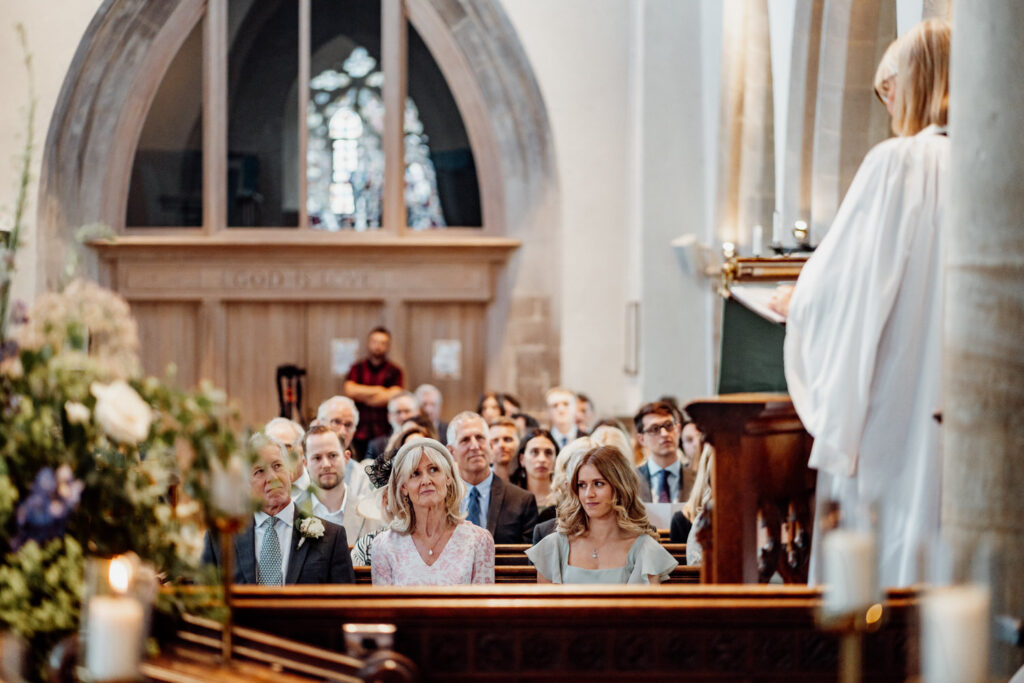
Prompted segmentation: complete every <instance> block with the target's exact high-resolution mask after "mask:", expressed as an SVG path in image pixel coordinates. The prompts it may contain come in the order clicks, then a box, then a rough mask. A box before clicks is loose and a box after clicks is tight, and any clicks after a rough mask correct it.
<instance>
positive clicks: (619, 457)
mask: <svg viewBox="0 0 1024 683" xmlns="http://www.w3.org/2000/svg"><path fill="white" fill-rule="evenodd" d="M586 465H593V466H594V467H595V468H596V469H597V471H598V472H599V473H600V474H601V476H602V477H604V479H605V481H607V482H608V484H609V486H611V487H612V492H613V498H612V502H613V509H614V511H615V522H616V524H617V525H618V527H619V528H620V529H622V530H623V531H625V532H627V533H630V534H636V535H637V536H640V535H641V534H647V535H648V536H650V537H651V538H653V539H654V540H658V536H657V534H655V532H654V531H653V530H652V529H651V525H650V523H649V522H648V521H647V509H646V508H645V507H644V504H643V503H642V502H641V501H640V495H639V491H638V480H637V478H636V471H635V470H634V469H633V465H632V464H630V462H629V460H628V459H627V458H626V456H624V455H623V454H622V451H620V450H619V449H618V448H616V447H615V446H598V447H597V448H594V449H591V450H590V451H588V452H587V453H586V454H584V456H583V457H582V458H581V459H580V461H579V464H578V465H577V466H576V469H575V471H574V472H573V473H572V477H571V478H570V479H569V495H567V496H564V497H563V498H562V499H561V500H560V501H559V502H558V527H557V531H558V533H560V534H565V535H567V536H568V537H569V538H575V537H577V536H581V535H582V534H584V533H586V532H587V531H588V530H589V529H590V518H589V517H588V516H587V513H586V511H585V510H584V509H583V505H582V504H581V503H580V492H579V485H580V484H579V480H580V470H581V469H583V467H584V466H586Z"/></svg>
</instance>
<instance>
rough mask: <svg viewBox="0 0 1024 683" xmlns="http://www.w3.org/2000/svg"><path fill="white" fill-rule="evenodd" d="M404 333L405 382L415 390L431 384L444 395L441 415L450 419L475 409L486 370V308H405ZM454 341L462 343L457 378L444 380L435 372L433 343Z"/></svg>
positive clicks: (471, 305)
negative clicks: (442, 413)
mask: <svg viewBox="0 0 1024 683" xmlns="http://www.w3.org/2000/svg"><path fill="white" fill-rule="evenodd" d="M407 312H408V315H407V318H406V324H405V334H406V335H407V337H408V341H407V342H406V344H405V345H404V346H405V348H406V382H407V384H408V385H409V386H411V387H416V386H418V385H419V384H422V383H424V382H429V383H430V384H433V385H434V386H436V387H437V388H438V389H440V390H441V394H442V395H443V396H444V406H443V412H444V414H445V415H446V416H452V415H455V414H456V413H458V412H459V411H462V410H475V409H476V404H477V400H478V399H479V397H480V393H481V391H482V390H483V389H484V373H485V368H486V359H487V356H486V330H485V315H486V308H485V306H484V305H482V304H474V303H458V304H431V303H415V304H408V305H407ZM443 340H457V341H458V342H459V343H460V344H461V353H460V358H459V361H460V363H459V365H460V368H459V376H458V377H445V376H439V375H437V374H436V373H435V372H434V367H433V362H432V360H433V355H434V345H435V342H438V341H443Z"/></svg>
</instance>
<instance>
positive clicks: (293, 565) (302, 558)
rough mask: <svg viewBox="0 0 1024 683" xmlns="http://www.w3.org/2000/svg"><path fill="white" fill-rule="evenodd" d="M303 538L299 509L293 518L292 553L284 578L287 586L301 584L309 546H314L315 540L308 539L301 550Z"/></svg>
mask: <svg viewBox="0 0 1024 683" xmlns="http://www.w3.org/2000/svg"><path fill="white" fill-rule="evenodd" d="M301 538H302V534H300V533H299V520H298V508H296V510H295V515H294V516H293V517H292V551H291V553H290V554H289V555H288V572H287V573H286V574H285V577H284V583H285V585H286V586H290V585H292V584H295V583H298V582H299V574H300V573H301V572H302V565H304V564H305V563H306V555H307V554H308V553H309V546H311V545H312V544H313V540H314V539H311V538H307V539H306V542H305V543H303V544H302V547H301V548H300V547H299V539H301ZM320 540H322V539H320Z"/></svg>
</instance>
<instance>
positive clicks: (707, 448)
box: [683, 443, 715, 522]
mask: <svg viewBox="0 0 1024 683" xmlns="http://www.w3.org/2000/svg"><path fill="white" fill-rule="evenodd" d="M714 463H715V449H714V448H712V447H711V445H710V444H707V443H705V444H704V448H703V450H701V452H700V462H699V464H698V465H697V476H696V477H695V478H694V480H693V488H691V489H690V497H689V498H687V499H686V502H685V503H683V515H684V516H685V517H686V518H687V519H688V520H690V521H691V522H693V521H696V519H697V515H699V514H700V513H701V512H703V511H704V506H705V505H707V504H708V501H710V500H711V476H712V472H713V470H714Z"/></svg>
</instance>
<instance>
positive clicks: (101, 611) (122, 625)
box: [85, 596, 143, 681]
mask: <svg viewBox="0 0 1024 683" xmlns="http://www.w3.org/2000/svg"><path fill="white" fill-rule="evenodd" d="M88 611H89V616H88V620H87V622H86V647H85V668H86V669H87V670H88V671H89V675H90V676H91V677H92V678H93V679H94V680H97V681H109V680H125V679H132V678H135V677H136V676H137V675H138V672H139V647H140V645H141V643H142V620H143V610H142V605H141V604H140V603H139V602H138V601H137V600H133V599H131V598H127V597H110V596H97V597H94V598H93V599H92V600H90V601H89V606H88Z"/></svg>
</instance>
